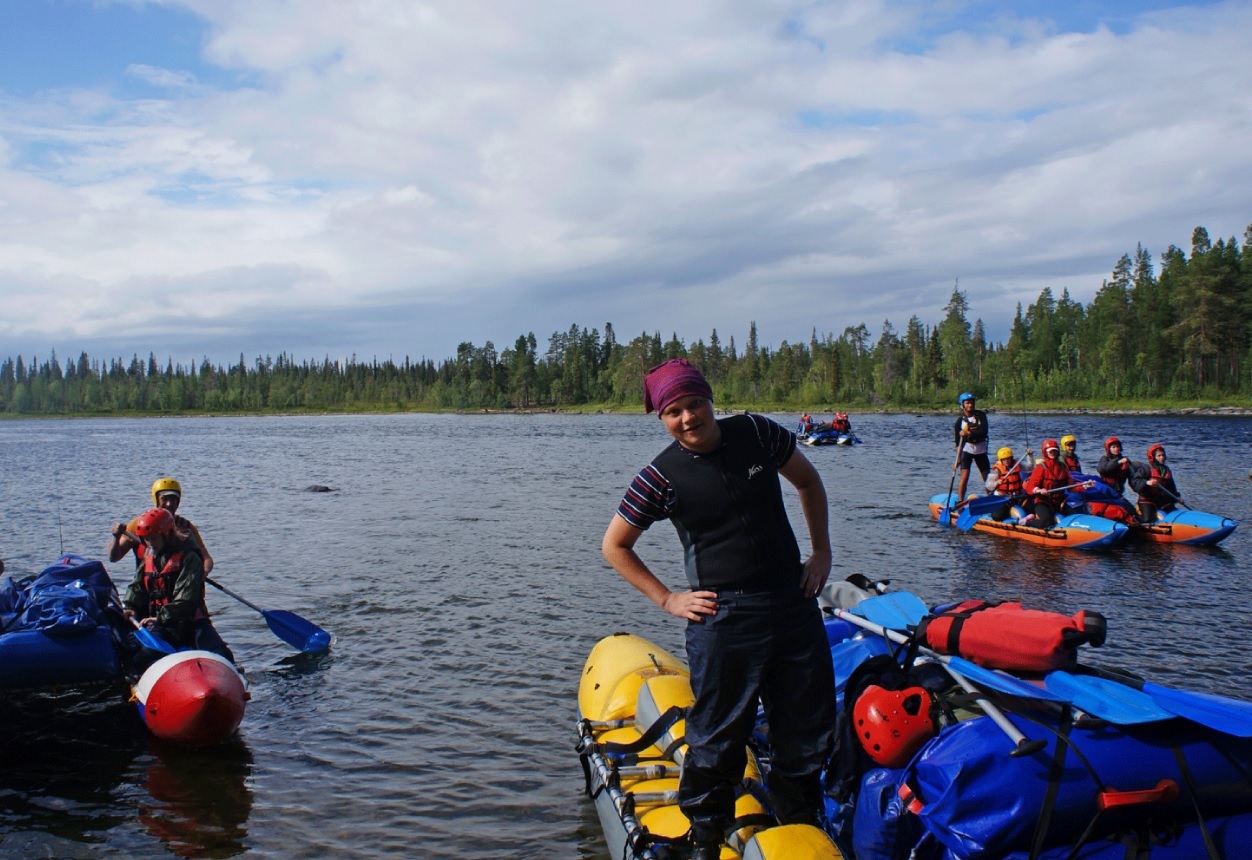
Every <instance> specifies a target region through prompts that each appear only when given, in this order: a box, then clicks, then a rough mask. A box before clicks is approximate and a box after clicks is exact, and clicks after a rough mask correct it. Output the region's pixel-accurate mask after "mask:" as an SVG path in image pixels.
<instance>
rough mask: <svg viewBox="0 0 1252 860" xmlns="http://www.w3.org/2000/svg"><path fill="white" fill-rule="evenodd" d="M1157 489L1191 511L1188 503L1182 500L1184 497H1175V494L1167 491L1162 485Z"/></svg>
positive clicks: (1158, 485)
mask: <svg viewBox="0 0 1252 860" xmlns="http://www.w3.org/2000/svg"><path fill="white" fill-rule="evenodd" d="M1156 488H1157V489H1158V490H1160V491H1161V492H1162V493H1164V494H1165V495H1167V496H1169V497H1170V498H1171V499H1173V500H1174V501H1175V502H1177V503H1178V504H1180V505H1182V506H1183V507H1184V508H1186V509H1187V510H1191V505H1189V504H1187V503H1186V502H1184V501H1183V500H1182V496H1176V495H1174V494H1173V493H1171V492H1170V491H1169V490H1167V489H1165V488H1164V487H1162V486H1161V485H1160V484H1157V485H1156Z"/></svg>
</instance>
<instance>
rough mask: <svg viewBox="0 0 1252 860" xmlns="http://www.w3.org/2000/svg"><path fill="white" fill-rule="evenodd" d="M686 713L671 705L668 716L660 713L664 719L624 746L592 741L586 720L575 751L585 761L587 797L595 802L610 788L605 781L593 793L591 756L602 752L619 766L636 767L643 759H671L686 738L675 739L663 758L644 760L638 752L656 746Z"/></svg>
mask: <svg viewBox="0 0 1252 860" xmlns="http://www.w3.org/2000/svg"><path fill="white" fill-rule="evenodd" d="M686 713H687V709H686V708H682V707H679V706H678V705H674V706H672V707H671V708H669V710H667V711H666V712H665V713H663V714H661V716H659V717H657V719H656V722H654V723H653V724H652V725H650V726H648V729H647V731H645V732H644V733H643V734H641V735H640V736H639V737H638V739H636V740H634V741H631V742H630V743H625V744H623V743H616V742H614V741H605V742H598V741H594V740H591V737H592V734H591V723H590V722H589V721H587V720H583V721H582V722H581V723H580V724H579V734H580V736H581V740H580V741H579V742H578V745H577V746H576V747H575V750H576V751H577V752H578V759H579V761H580V762H582V766H583V777H584V780H585V782H586V793H587V796H588V797H590V798H591V799H592V800H595V798H596V796H597V795H599V794H600V792H601V791H603V790H604V789H605V788H607V787H608V783H607V782H605V783H602V784H601V785H600V787H599V788H597V789H596V790H595V791H594V792H593V791H592V790H591V781H592V780H591V764H590V762H589V761H588V759H589V758H590V757H591V755H592V754H594V753H600V754H601V755H604V756H606V757H610V758H612V759H613V760H614V763H615V764H618V765H622V764H637V763H638V762H640V761H644V760H660V759H664V760H669V759H670V758H671V756H672V755H673V752H674V750H676V749H677V748H678V747H680V746H682V745H683V744H684V743H686V739H685V738H675V739H674V740H673V742H672V743H670V745H669V746H667V747H666V748H665V749H664V750H663V751H662V753H661V756H660V759H643V758H641V757H640V756H639V752H640V751H641V750H646V749H647V748H648V747H650V746H652V745H653V744H654V743H656V741H657V739H658V738H660V737H661V736H662V735H664V734H665V733H666V732H667V731H669V730H670V728H671V727H672V726H673V725H674V723H676V722H678V721H679V720H680V719H682V718H683V717H684V716H685V715H686ZM616 776H617V772H616V770H615V771H613V777H614V778H616Z"/></svg>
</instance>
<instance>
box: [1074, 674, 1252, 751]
mask: <svg viewBox="0 0 1252 860" xmlns="http://www.w3.org/2000/svg"><path fill="white" fill-rule="evenodd" d="M1080 671H1082V672H1086V673H1088V674H1091V675H1094V676H1095V677H1097V678H1104V679H1107V680H1109V681H1116V682H1117V683H1119V684H1125V685H1126V686H1127V687H1130V688H1132V689H1135V690H1139V691H1141V692H1143V693H1146V694H1147V695H1148V696H1149V697H1150V698H1151V699H1152V702H1153V703H1154V704H1156V705H1159V706H1160V707H1161V709H1162V710H1164V711H1168V712H1169V713H1171V714H1173V715H1174V716H1176V717H1183V718H1185V719H1188V720H1191V722H1193V723H1199V724H1200V725H1202V726H1207V727H1208V728H1210V729H1215V730H1216V731H1219V732H1222V733H1223V734H1228V735H1233V736H1234V737H1237V738H1252V702H1242V701H1239V700H1238V699H1228V698H1226V697H1224V696H1214V695H1212V694H1211V693H1195V692H1190V691H1187V690H1173V689H1170V688H1169V687H1162V686H1161V685H1160V684H1153V683H1152V682H1151V681H1144V680H1141V679H1139V678H1136V677H1134V676H1132V675H1129V674H1126V673H1123V672H1118V671H1114V670H1110V669H1101V668H1099V667H1096V666H1082V667H1080Z"/></svg>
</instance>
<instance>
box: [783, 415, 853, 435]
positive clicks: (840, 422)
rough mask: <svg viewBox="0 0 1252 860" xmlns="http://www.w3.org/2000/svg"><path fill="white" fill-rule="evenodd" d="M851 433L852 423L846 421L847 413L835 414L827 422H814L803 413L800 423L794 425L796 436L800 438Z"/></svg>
mask: <svg viewBox="0 0 1252 860" xmlns="http://www.w3.org/2000/svg"><path fill="white" fill-rule="evenodd" d="M832 430H833V431H834V432H835V433H851V432H852V422H851V421H850V420H849V419H848V413H846V412H836V413H835V415H834V417H833V418H831V419H830V420H829V421H821V422H818V421H814V420H813V418H812V416H810V415H809V413H807V412H805V413H804V414H803V415H801V416H800V423H799V424H797V425H796V435H797V436H800V437H801V438H803V437H805V436H814V435H816V434H818V433H829V432H831V431H832Z"/></svg>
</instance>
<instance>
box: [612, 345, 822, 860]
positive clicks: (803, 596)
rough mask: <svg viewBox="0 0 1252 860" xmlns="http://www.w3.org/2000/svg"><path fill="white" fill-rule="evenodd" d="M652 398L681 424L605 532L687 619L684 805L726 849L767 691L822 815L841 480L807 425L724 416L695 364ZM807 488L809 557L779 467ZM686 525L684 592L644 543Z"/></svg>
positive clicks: (800, 790)
mask: <svg viewBox="0 0 1252 860" xmlns="http://www.w3.org/2000/svg"><path fill="white" fill-rule="evenodd" d="M644 408H645V409H646V410H647V411H648V412H652V411H654V410H655V411H656V412H657V413H658V414H659V415H660V418H661V420H662V421H663V422H664V423H665V429H666V430H668V431H669V434H670V435H671V436H672V437H673V438H674V441H673V443H671V444H670V446H669V447H667V448H666V449H665V450H664V451H662V452H661V454H660V455H659V456H657V458H656V459H655V460H653V461H652V463H651V464H650V465H648V466H645V467H644V468H643V469H642V470H641V471H640V472H639V474H638V475H637V476H636V477H635V479H634V481H633V482H632V483H631V485H630V488H629V489H628V490H627V491H626V495H625V497H624V498H623V499H622V502H621V504H620V505H619V506H618V509H617V515H616V516H614V517H613V520H612V522H611V523H609V527H608V530H607V531H606V532H605V533H604V541H603V543H602V546H601V550H602V552H603V553H604V557H605V559H607V560H608V562H609V564H611V565H612V566H613V569H614V570H616V571H617V572H618V573H619V574H621V576H622V578H624V579H625V580H626V581H627V582H629V583H630V584H631V585H633V586H634V587H635V588H637V589H639V591H640V592H642V593H643V594H644V595H645V596H646V597H648V598H649V599H650V600H652V601H653V602H654V603H656V604H657V605H658V606H660V607H661V608H662V609H664V610H665V611H666V612H668V613H670V614H671V615H674V616H676V617H678V618H682V619H685V620H686V621H687V631H686V643H687V661H688V663H689V664H690V666H691V686H692V692H693V693H694V694H695V703H694V704H693V705H692V707H691V709H690V711H689V713H688V714H687V736H686V740H687V744H688V753H687V757H686V759H685V761H684V763H683V770H682V776H681V779H680V781H679V786H678V804H679V808H680V809H682V811H683V813H684V814H685V815H686V816H687V817H688V818H689V819H690V820H691V834H690V838H691V841H692V843H693V845H694V853H693V854H692V857H693V858H699V860H703V858H716V857H717V856H719V852H720V846H721V844H722V842H723V840H724V838H725V831H726V830H727V828H729V827H730V825H731V823H732V821H733V820H734V817H735V816H734V802H735V791H736V788H737V787H738V786H739V784H740V782H741V781H742V779H743V773H744V767H745V766H746V763H747V757H746V752H745V747H746V746H747V743H748V740H749V737H750V736H751V733H752V728H753V724H754V722H755V720H756V711H757V702H758V699H759V700H760V701H762V702H764V704H765V717H766V720H767V721H768V723H769V730H770V741H771V744H772V751H773V757H772V762H771V764H772V766H771V769H770V773H769V778H768V788H769V792H770V798H771V801H772V803H773V807H774V813H775V815H776V816H777V818H778V820H779V822H780V823H782V824H795V823H807V824H817V823H818V822H819V816H820V811H821V809H822V792H821V782H820V775H821V771H822V768H823V767H824V765H825V763H826V760H827V758H828V757H829V755H830V751H831V745H832V742H833V726H834V701H835V694H834V673H833V671H832V669H831V663H830V655H829V648H828V646H827V644H826V636H825V632H824V628H823V625H822V617H821V611H820V610H819V609H818V606H817V594H818V592H820V591H821V589H822V586H823V585H824V584H825V583H826V579H827V577H828V576H829V574H830V564H831V551H830V537H829V532H828V522H827V501H826V490H825V488H824V487H823V485H822V480H821V477H820V476H819V475H818V474H817V470H816V469H814V468H813V465H812V464H811V463H810V462H809V461H808V460H807V459H806V458H805V457H804V455H803V454H801V453H800V452H799V451H797V450H796V439H795V436H793V435H792V434H791V433H789V432H788V431H787V430H785V429H783V428H782V427H780V426H779V425H777V424H775V423H774V422H773V421H770V420H769V419H767V418H764V417H762V416H759V415H735V416H731V417H729V418H724V419H722V420H720V421H719V420H716V419H715V418H714V415H713V392H712V389H711V388H710V387H709V384H708V382H707V381H705V379H704V377H703V376H702V375H701V374H700V371H699V370H697V369H696V368H695V366H694V365H692V364H690V363H689V362H687V361H686V360H685V359H672V360H670V361H667V362H665V363H663V364H660V365H657V366H656V367H654V368H652V370H650V371H649V372H648V375H647V378H646V380H645V382H644ZM780 475H781V476H782V477H783V478H786V479H787V481H788V482H790V483H791V484H792V485H793V486H795V488H796V490H797V491H798V492H799V495H800V507H801V509H802V510H803V512H804V518H805V521H806V522H807V523H808V527H809V534H810V536H811V537H810V539H811V543H812V547H811V550H812V551H811V555H810V556H809V558H808V560H807V561H802V560H801V557H800V549H799V546H798V545H797V543H796V538H795V534H794V533H793V532H792V530H791V524H790V522H789V521H788V519H787V513H786V509H785V508H784V506H783V498H782V489H781V485H780V482H779V480H778V478H779V476H780ZM663 519H668V520H671V521H672V522H673V523H674V527H675V529H677V531H678V536H679V539H680V540H681V541H682V544H683V549H684V557H685V560H686V573H687V580H688V582H689V584H690V586H691V588H690V589H689V590H686V591H677V592H675V591H671V590H670V589H669V588H668V587H667V586H666V585H665V584H664V583H663V582H661V580H660V579H658V578H657V576H656V574H654V573H653V572H652V571H651V570H650V569H649V568H648V566H647V565H645V564H644V563H643V561H642V560H641V559H640V558H639V556H638V554H636V552H635V550H634V546H635V542H636V541H637V540H638V539H639V537H640V535H642V534H643V533H644V531H645V530H646V529H647V528H648V527H649V526H650V525H651V524H652V523H654V522H656V521H657V520H663Z"/></svg>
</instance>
